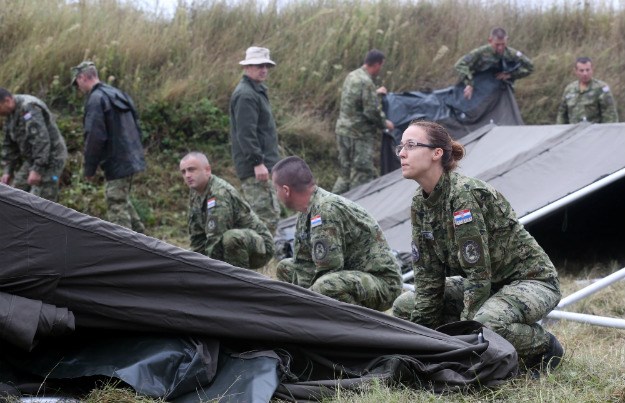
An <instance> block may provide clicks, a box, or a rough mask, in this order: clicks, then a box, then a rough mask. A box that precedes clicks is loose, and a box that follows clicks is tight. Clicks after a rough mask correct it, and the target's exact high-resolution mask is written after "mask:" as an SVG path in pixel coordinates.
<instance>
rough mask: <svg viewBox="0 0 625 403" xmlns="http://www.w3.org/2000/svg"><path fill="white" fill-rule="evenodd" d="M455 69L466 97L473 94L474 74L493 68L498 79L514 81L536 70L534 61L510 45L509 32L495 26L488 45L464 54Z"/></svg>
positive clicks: (469, 97) (468, 97)
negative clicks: (463, 85)
mask: <svg viewBox="0 0 625 403" xmlns="http://www.w3.org/2000/svg"><path fill="white" fill-rule="evenodd" d="M455 69H456V71H457V72H458V74H460V79H461V80H462V82H464V84H465V87H464V97H465V98H466V99H471V97H472V96H473V76H474V75H475V74H477V73H482V72H484V71H487V70H493V71H494V72H495V77H496V78H497V79H498V80H503V81H510V82H514V80H516V79H519V78H523V77H526V76H529V75H530V74H531V73H532V71H534V65H533V64H532V61H531V60H530V59H529V58H528V57H527V56H525V55H524V54H523V53H521V52H520V51H518V50H515V49H512V48H510V47H508V34H507V33H506V31H505V30H504V29H503V28H494V29H493V30H492V31H491V32H490V36H489V37H488V45H484V46H480V47H479V48H477V49H473V50H472V51H471V52H469V53H468V54H466V55H465V56H462V57H461V58H460V60H458V61H457V62H456V65H455Z"/></svg>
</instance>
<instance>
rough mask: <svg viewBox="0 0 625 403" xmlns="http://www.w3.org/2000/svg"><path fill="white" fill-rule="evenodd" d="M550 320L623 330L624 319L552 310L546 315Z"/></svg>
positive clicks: (624, 325) (624, 327)
mask: <svg viewBox="0 0 625 403" xmlns="http://www.w3.org/2000/svg"><path fill="white" fill-rule="evenodd" d="M547 317H548V318H550V319H567V320H572V321H575V322H582V323H588V324H590V325H598V326H607V327H615V328H617V329H625V319H617V318H608V317H605V316H595V315H587V314H585V313H576V312H566V311H558V310H554V311H551V312H549V315H547Z"/></svg>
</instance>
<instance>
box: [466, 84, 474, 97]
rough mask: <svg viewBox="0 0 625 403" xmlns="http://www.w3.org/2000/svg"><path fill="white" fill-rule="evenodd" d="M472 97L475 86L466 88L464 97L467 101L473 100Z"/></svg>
mask: <svg viewBox="0 0 625 403" xmlns="http://www.w3.org/2000/svg"><path fill="white" fill-rule="evenodd" d="M472 96H473V86H472V85H467V86H466V87H464V97H465V98H466V99H471V97H472Z"/></svg>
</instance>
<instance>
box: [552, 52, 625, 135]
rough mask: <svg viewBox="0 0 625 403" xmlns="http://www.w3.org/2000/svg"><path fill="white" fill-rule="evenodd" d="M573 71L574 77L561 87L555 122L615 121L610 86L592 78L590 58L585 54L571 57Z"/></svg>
mask: <svg viewBox="0 0 625 403" xmlns="http://www.w3.org/2000/svg"><path fill="white" fill-rule="evenodd" d="M575 75H576V76H577V81H573V82H572V83H570V84H569V85H567V86H566V88H565V89H564V94H563V95H562V101H561V102H560V106H559V108H558V119H557V123H558V124H565V123H579V122H586V121H587V122H592V123H615V122H618V113H617V111H616V103H615V102H614V98H613V97H612V93H611V92H610V87H609V86H608V84H606V83H604V82H603V81H600V80H597V79H594V78H592V60H590V58H589V57H578V58H577V60H575Z"/></svg>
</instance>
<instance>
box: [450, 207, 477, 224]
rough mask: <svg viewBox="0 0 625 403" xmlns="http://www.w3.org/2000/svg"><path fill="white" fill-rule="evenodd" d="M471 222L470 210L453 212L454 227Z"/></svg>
mask: <svg viewBox="0 0 625 403" xmlns="http://www.w3.org/2000/svg"><path fill="white" fill-rule="evenodd" d="M471 221H473V215H472V214H471V210H468V209H467V210H458V211H455V212H454V224H455V225H456V226H458V225H461V224H466V223H468V222H471Z"/></svg>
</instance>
